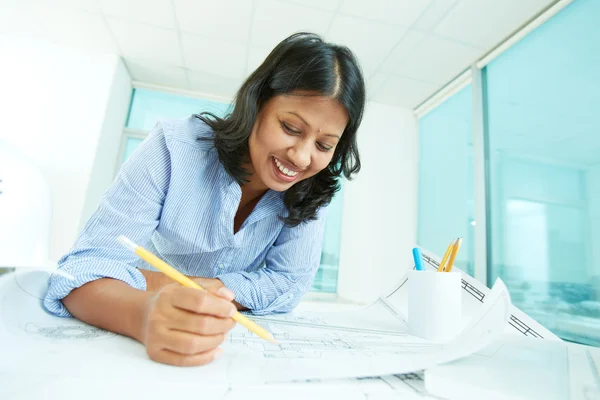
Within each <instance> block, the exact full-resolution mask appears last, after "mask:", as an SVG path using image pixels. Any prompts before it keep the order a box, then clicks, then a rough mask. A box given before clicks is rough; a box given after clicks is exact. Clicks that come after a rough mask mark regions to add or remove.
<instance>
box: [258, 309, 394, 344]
mask: <svg viewBox="0 0 600 400" xmlns="http://www.w3.org/2000/svg"><path fill="white" fill-rule="evenodd" d="M381 304H383V305H384V306H387V304H386V303H384V302H382V303H381ZM250 319H252V320H253V321H255V322H262V323H277V324H282V325H290V326H303V327H307V328H316V329H328V330H335V331H346V332H352V333H371V334H375V335H388V336H406V333H403V332H398V331H388V330H385V329H368V328H358V327H348V326H341V325H327V324H318V323H314V322H302V321H290V320H285V319H275V318H269V317H256V316H252V317H251V318H250ZM402 322H404V321H402ZM404 324H406V322H404Z"/></svg>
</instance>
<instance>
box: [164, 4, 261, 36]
mask: <svg viewBox="0 0 600 400" xmlns="http://www.w3.org/2000/svg"><path fill="white" fill-rule="evenodd" d="M173 4H174V5H175V12H176V15H177V20H178V21H179V28H180V29H181V30H182V31H183V32H188V33H192V34H195V35H200V36H205V37H214V38H217V39H221V40H234V41H237V42H240V43H246V42H247V41H248V36H249V32H250V23H251V22H252V20H251V16H252V2H251V1H239V0H227V1H224V0H220V1H218V2H217V1H206V0H203V1H199V0H174V2H173Z"/></svg>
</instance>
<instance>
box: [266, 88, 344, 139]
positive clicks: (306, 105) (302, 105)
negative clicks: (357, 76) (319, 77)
mask: <svg viewBox="0 0 600 400" xmlns="http://www.w3.org/2000/svg"><path fill="white" fill-rule="evenodd" d="M268 108H270V110H271V111H273V112H277V113H278V114H283V115H291V114H290V113H297V114H299V115H300V116H301V117H302V118H303V119H305V120H306V121H307V122H308V123H309V124H310V125H311V126H312V127H313V128H319V129H326V128H330V130H335V131H338V132H342V131H343V130H344V129H345V127H346V124H347V123H348V113H347V112H346V109H345V108H344V106H343V105H341V104H340V102H339V101H337V100H335V99H332V98H330V97H327V96H315V95H306V94H302V95H278V96H275V97H273V98H271V99H270V100H269V107H268Z"/></svg>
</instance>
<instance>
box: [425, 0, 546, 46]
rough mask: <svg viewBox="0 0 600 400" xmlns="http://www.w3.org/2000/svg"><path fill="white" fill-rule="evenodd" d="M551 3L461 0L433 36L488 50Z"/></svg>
mask: <svg viewBox="0 0 600 400" xmlns="http://www.w3.org/2000/svg"><path fill="white" fill-rule="evenodd" d="M550 3H552V0H527V1H523V0H503V1H489V0H488V1H481V0H461V1H460V2H459V3H458V4H457V5H456V6H455V7H454V8H452V10H450V12H449V13H448V15H447V16H446V17H445V18H444V19H443V20H442V21H441V22H440V24H439V25H438V26H437V28H436V29H435V33H437V34H439V35H443V36H445V37H448V38H452V39H456V40H460V41H463V42H465V43H470V44H472V45H474V46H478V47H481V48H483V49H489V48H490V47H493V46H495V45H496V44H497V43H498V42H499V41H501V40H503V39H504V38H505V37H506V36H507V35H508V34H510V33H511V32H512V31H513V30H515V29H517V28H518V27H519V26H520V25H521V24H522V23H524V22H525V21H526V20H528V19H529V18H531V17H532V16H533V15H535V14H536V13H537V12H538V11H539V10H541V9H543V8H544V7H545V6H546V5H548V4H550Z"/></svg>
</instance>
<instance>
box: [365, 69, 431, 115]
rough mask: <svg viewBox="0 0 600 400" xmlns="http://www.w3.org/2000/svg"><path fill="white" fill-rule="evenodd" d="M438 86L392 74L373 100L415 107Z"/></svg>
mask: <svg viewBox="0 0 600 400" xmlns="http://www.w3.org/2000/svg"><path fill="white" fill-rule="evenodd" d="M437 88H438V86H437V85H435V84H432V83H425V82H419V81H415V80H413V79H408V78H403V77H398V76H390V77H389V78H388V79H386V81H385V83H384V84H383V86H382V87H381V89H379V90H378V91H377V93H375V96H373V99H372V100H373V101H376V102H379V103H385V104H391V105H394V106H398V107H404V108H409V109H411V108H414V107H416V106H417V105H419V104H420V103H421V102H422V101H423V100H425V99H426V98H427V97H428V96H429V95H430V94H431V93H433V91H435V90H436V89H437Z"/></svg>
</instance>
